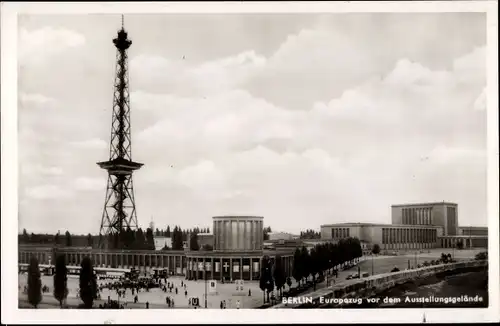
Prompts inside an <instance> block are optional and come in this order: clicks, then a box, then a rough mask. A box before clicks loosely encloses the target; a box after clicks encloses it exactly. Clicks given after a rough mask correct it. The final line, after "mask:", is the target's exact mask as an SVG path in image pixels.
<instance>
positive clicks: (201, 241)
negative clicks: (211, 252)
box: [198, 233, 214, 249]
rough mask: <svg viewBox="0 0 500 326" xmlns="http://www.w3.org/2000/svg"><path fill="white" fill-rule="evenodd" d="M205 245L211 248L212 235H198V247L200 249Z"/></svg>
mask: <svg viewBox="0 0 500 326" xmlns="http://www.w3.org/2000/svg"><path fill="white" fill-rule="evenodd" d="M205 245H209V246H211V247H212V248H213V246H214V235H213V234H212V233H198V246H199V247H200V249H201V248H202V247H203V246H205Z"/></svg>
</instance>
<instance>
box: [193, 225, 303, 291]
mask: <svg viewBox="0 0 500 326" xmlns="http://www.w3.org/2000/svg"><path fill="white" fill-rule="evenodd" d="M212 219H213V227H212V230H213V250H211V251H209V250H196V251H195V250H189V251H186V259H187V262H186V263H187V264H186V277H187V278H188V279H205V277H206V278H207V279H214V280H221V281H228V282H231V281H233V280H240V279H241V280H257V279H259V274H260V264H261V261H262V257H263V256H268V257H269V258H270V259H271V260H275V259H278V258H279V259H281V260H282V266H283V267H284V271H285V274H286V276H290V275H291V272H292V263H293V253H294V250H295V247H293V248H290V247H282V248H279V249H278V248H269V249H265V248H264V232H263V230H264V218H263V217H261V216H215V217H213V218H212Z"/></svg>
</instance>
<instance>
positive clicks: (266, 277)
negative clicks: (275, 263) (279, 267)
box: [259, 256, 274, 303]
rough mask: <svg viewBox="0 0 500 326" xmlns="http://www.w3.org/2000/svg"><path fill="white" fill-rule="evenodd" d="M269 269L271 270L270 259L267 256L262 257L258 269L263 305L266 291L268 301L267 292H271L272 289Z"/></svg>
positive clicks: (271, 277)
mask: <svg viewBox="0 0 500 326" xmlns="http://www.w3.org/2000/svg"><path fill="white" fill-rule="evenodd" d="M271 269H272V264H271V259H270V258H269V256H263V257H262V263H261V269H260V278H259V288H260V289H261V290H262V294H263V296H264V303H265V302H266V291H268V295H267V300H268V301H269V291H272V288H274V283H273V276H272V270H271ZM271 285H272V286H271ZM269 289H271V290H269Z"/></svg>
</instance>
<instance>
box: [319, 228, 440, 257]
mask: <svg viewBox="0 0 500 326" xmlns="http://www.w3.org/2000/svg"><path fill="white" fill-rule="evenodd" d="M442 232H443V231H442V228H441V227H439V226H431V225H395V224H375V223H340V224H328V225H322V226H321V237H322V238H323V239H332V240H340V239H344V238H348V237H353V238H358V239H359V240H360V241H361V242H362V243H365V244H368V243H369V244H375V243H376V244H378V245H379V246H380V248H381V249H386V250H389V249H425V248H436V247H437V246H438V245H439V240H438V239H439V237H440V236H441V235H442Z"/></svg>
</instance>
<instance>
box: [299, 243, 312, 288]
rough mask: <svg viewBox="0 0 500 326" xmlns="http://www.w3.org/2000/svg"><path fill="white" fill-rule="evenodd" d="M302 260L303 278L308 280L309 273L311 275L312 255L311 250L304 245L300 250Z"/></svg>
mask: <svg viewBox="0 0 500 326" xmlns="http://www.w3.org/2000/svg"><path fill="white" fill-rule="evenodd" d="M300 261H301V264H302V265H303V266H302V278H305V279H306V281H307V278H308V277H309V275H311V272H312V269H311V268H312V266H311V257H310V256H309V251H308V250H307V248H306V247H304V246H302V249H301V251H300Z"/></svg>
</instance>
